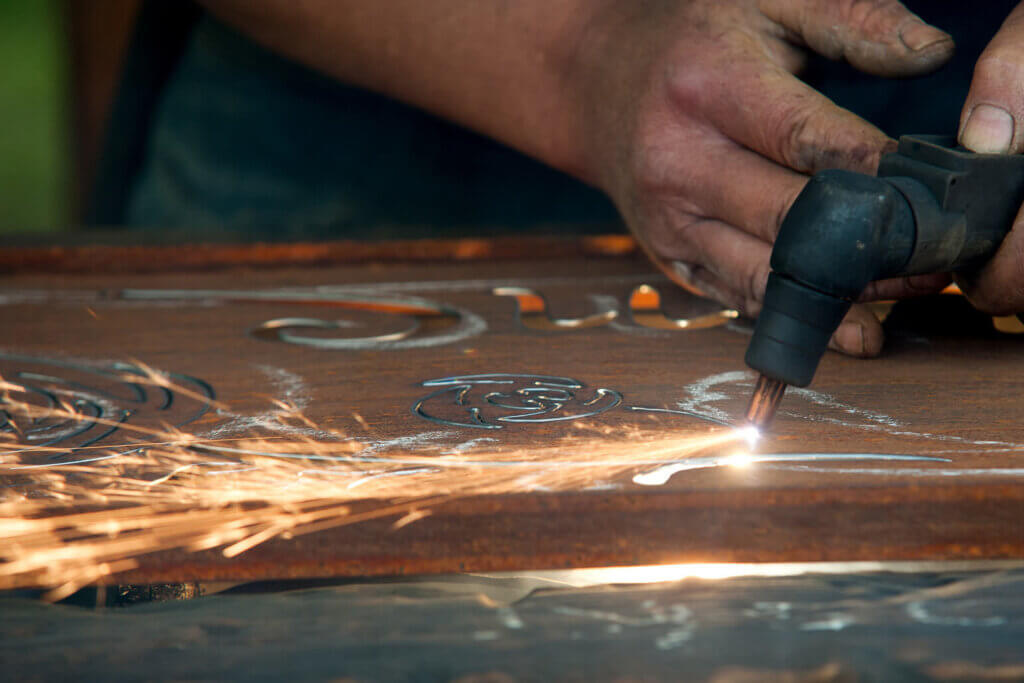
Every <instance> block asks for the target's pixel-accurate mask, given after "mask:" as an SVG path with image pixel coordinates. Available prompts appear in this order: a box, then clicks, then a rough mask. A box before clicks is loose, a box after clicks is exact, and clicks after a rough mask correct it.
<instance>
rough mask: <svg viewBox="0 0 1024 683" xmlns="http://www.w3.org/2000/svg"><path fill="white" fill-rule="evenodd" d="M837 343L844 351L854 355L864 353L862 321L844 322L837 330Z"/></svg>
mask: <svg viewBox="0 0 1024 683" xmlns="http://www.w3.org/2000/svg"><path fill="white" fill-rule="evenodd" d="M836 345H837V346H838V347H839V348H840V349H842V351H843V352H844V353H848V354H850V355H853V356H863V355H864V350H865V349H864V326H863V325H861V324H860V323H843V324H842V325H840V326H839V329H838V330H836Z"/></svg>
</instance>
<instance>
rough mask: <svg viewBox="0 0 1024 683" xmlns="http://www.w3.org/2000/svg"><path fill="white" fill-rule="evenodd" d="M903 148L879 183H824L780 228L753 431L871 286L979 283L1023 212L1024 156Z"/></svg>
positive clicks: (887, 161)
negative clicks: (937, 280) (963, 279)
mask: <svg viewBox="0 0 1024 683" xmlns="http://www.w3.org/2000/svg"><path fill="white" fill-rule="evenodd" d="M955 145H956V141H955V140H953V139H952V138H946V137H943V136H905V137H902V138H900V141H899V147H898V148H897V150H896V152H894V153H892V154H887V155H885V156H884V157H882V160H881V163H879V166H878V175H877V177H874V176H868V175H863V174H860V173H853V172H850V171H840V170H827V171H822V172H820V173H818V174H816V175H815V176H814V177H813V178H811V180H810V181H809V182H808V183H807V186H806V187H805V188H804V190H803V191H802V192H801V193H800V195H799V196H798V197H797V199H796V201H795V202H794V203H793V206H792V207H791V208H790V210H789V213H788V214H787V215H786V218H785V219H784V220H783V222H782V226H781V228H780V229H779V235H778V238H777V239H776V240H775V246H774V248H773V249H772V257H771V268H772V272H771V274H770V275H769V276H768V287H767V289H766V291H765V296H764V306H763V308H762V310H761V314H760V315H759V316H758V318H757V325H756V326H755V328H754V337H753V339H752V340H751V341H750V346H749V347H748V348H747V355H746V362H747V365H749V366H750V367H751V368H753V369H754V370H757V371H758V372H759V373H761V376H760V378H759V379H758V382H757V385H756V386H755V388H754V393H753V396H752V397H751V400H750V406H749V408H748V409H747V416H746V417H747V420H748V422H749V423H750V424H752V425H754V426H755V427H757V428H758V429H762V430H763V429H766V428H767V427H768V426H769V425H770V423H771V421H772V418H773V417H774V416H775V411H776V410H777V408H778V406H779V402H780V401H781V400H782V397H783V394H784V393H785V391H786V387H787V386H788V385H790V384H793V385H796V386H798V387H805V386H807V385H808V384H810V382H811V379H812V378H813V377H814V371H815V370H816V369H817V367H818V363H819V361H820V360H821V356H822V354H824V352H825V349H826V347H827V346H828V342H829V339H830V338H831V337H832V334H833V333H834V332H835V331H836V328H837V327H839V323H840V322H841V321H842V319H843V316H844V315H846V312H847V311H848V310H849V309H850V306H851V305H852V303H853V302H854V301H855V300H856V299H857V298H858V297H859V296H860V295H861V294H862V293H863V291H864V289H865V288H866V287H867V286H868V283H870V282H873V281H874V280H881V279H885V278H891V277H898V276H904V275H921V274H925V273H944V272H970V271H971V270H973V269H976V268H978V267H979V266H981V265H982V264H984V263H985V261H987V260H988V259H989V258H991V256H992V255H993V254H994V253H995V251H996V249H997V248H998V247H999V245H1000V243H1001V242H1002V240H1003V238H1004V237H1005V236H1006V233H1007V232H1009V230H1010V227H1011V225H1012V223H1013V219H1014V216H1015V215H1016V213H1017V210H1018V209H1019V208H1020V206H1021V203H1022V201H1024V156H1018V155H1014V156H1003V155H996V154H975V153H973V152H969V151H968V150H966V149H964V148H963V147H956V146H955Z"/></svg>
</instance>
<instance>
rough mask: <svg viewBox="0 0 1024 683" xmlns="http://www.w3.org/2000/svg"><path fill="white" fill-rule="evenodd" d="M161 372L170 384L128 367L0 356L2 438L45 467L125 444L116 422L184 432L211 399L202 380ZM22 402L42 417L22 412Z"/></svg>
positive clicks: (200, 415) (126, 442)
mask: <svg viewBox="0 0 1024 683" xmlns="http://www.w3.org/2000/svg"><path fill="white" fill-rule="evenodd" d="M160 375H161V376H163V377H164V378H166V379H167V380H168V384H169V385H171V386H170V387H167V386H159V385H155V384H154V383H153V382H152V381H151V380H149V379H148V378H149V377H150V373H149V372H147V371H146V370H145V369H143V368H141V367H139V366H137V365H132V364H130V363H121V362H116V363H111V364H109V365H104V366H92V365H87V364H85V363H79V362H73V361H68V360H62V359H61V360H58V359H51V358H38V357H34V356H22V355H17V354H10V353H0V376H2V377H3V378H4V380H6V384H5V387H4V391H3V393H2V394H0V435H6V436H7V438H10V439H12V440H13V441H14V442H15V443H17V444H19V445H22V446H23V448H20V449H17V450H15V451H13V452H20V453H29V452H33V451H39V452H40V453H44V454H46V461H48V462H53V461H58V460H61V461H63V460H66V459H67V458H68V456H69V455H71V454H74V453H76V452H80V450H81V449H84V448H86V447H89V446H92V445H93V444H98V443H100V442H103V443H104V444H110V445H111V446H118V445H123V444H128V443H130V442H131V438H129V437H121V438H120V439H119V438H118V437H119V432H122V431H123V430H122V429H121V425H124V424H126V423H128V422H130V421H131V422H137V421H139V420H143V421H145V420H149V421H151V422H153V423H154V426H156V424H158V423H165V424H171V425H173V426H174V427H183V426H184V425H187V424H190V423H192V422H195V421H196V420H198V419H199V418H201V417H203V416H204V415H206V414H207V412H209V410H210V405H211V403H212V402H213V401H214V400H215V394H214V390H213V387H211V386H210V385H209V384H208V383H207V382H205V381H203V380H201V379H198V378H196V377H191V376H189V375H183V374H179V373H171V372H161V373H160ZM174 386H178V387H181V388H182V389H183V390H184V392H185V393H186V394H187V395H182V394H180V393H178V392H176V391H175V390H174V388H173V387H174ZM19 404H20V405H21V406H24V407H27V408H29V409H38V410H39V414H37V415H35V416H33V414H32V413H31V412H29V413H27V414H26V412H25V411H24V410H19V409H18V408H17V406H18V405H19ZM48 449H56V450H54V451H52V452H48ZM71 457H76V456H73V455H72V456H71ZM103 457H109V455H104V456H103Z"/></svg>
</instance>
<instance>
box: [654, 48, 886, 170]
mask: <svg viewBox="0 0 1024 683" xmlns="http://www.w3.org/2000/svg"><path fill="white" fill-rule="evenodd" d="M722 68H723V69H725V71H724V72H723V73H716V72H715V70H694V71H687V70H685V69H683V70H680V72H679V73H677V74H674V75H673V78H672V84H671V87H672V93H673V97H674V98H675V100H676V105H677V106H678V107H679V109H680V110H681V111H686V112H691V113H692V114H695V115H699V116H701V117H703V118H704V119H705V120H707V121H708V122H710V123H712V124H713V125H714V126H715V127H716V128H718V130H720V131H721V132H722V133H724V134H725V135H727V136H728V137H729V138H730V139H732V140H734V141H736V142H737V143H739V144H741V145H743V146H744V147H746V148H748V149H750V150H753V151H754V152H757V153H758V154H761V155H762V156H765V157H767V158H768V159H771V160H772V161H775V162H776V163H778V164H781V165H783V166H785V167H788V168H790V169H793V170H795V171H798V172H800V173H806V174H812V173H816V172H817V171H820V170H823V169H826V168H844V169H847V170H851V171H860V172H862V173H874V172H875V170H876V169H877V167H878V161H879V159H880V158H881V155H882V154H883V153H885V152H887V151H890V150H892V149H894V147H895V143H894V142H893V141H892V140H890V139H889V138H888V137H887V136H886V135H885V134H884V133H882V131H880V130H878V129H877V128H876V127H874V126H872V125H871V124H870V123H868V122H867V121H864V120H863V119H861V118H860V117H858V116H856V115H855V114H853V113H852V112H849V111H847V110H845V109H842V108H841V107H838V106H836V105H835V104H833V103H832V102H831V101H830V100H829V99H828V98H827V97H825V96H824V95H822V94H821V93H819V92H817V91H816V90H814V89H813V88H811V87H810V86H808V85H807V84H805V83H802V82H801V81H799V80H797V79H796V78H795V77H794V76H793V75H792V74H790V73H789V72H787V71H786V70H785V69H783V68H781V67H778V66H776V65H774V64H771V63H769V62H766V61H764V60H761V61H759V62H758V63H756V64H752V63H746V64H743V63H738V62H735V63H731V64H728V65H723V66H722ZM723 82H724V83H728V84H729V87H723V86H722V83H723Z"/></svg>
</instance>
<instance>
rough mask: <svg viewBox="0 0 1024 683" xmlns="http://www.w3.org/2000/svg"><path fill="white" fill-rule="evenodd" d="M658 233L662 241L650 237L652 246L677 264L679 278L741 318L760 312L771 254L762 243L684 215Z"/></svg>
mask: <svg viewBox="0 0 1024 683" xmlns="http://www.w3.org/2000/svg"><path fill="white" fill-rule="evenodd" d="M662 232H664V233H665V235H664V236H662V237H661V238H657V237H655V235H654V234H653V233H649V236H650V237H651V241H650V244H651V248H652V249H653V250H654V252H655V254H656V255H657V256H659V257H661V258H664V259H669V260H674V261H676V262H681V263H680V265H679V266H677V267H676V269H677V271H678V272H679V273H680V275H681V276H682V277H683V279H684V280H686V281H688V282H690V283H692V284H693V285H695V286H696V287H697V288H699V289H701V290H703V291H704V292H705V293H706V294H708V295H709V296H711V297H713V298H715V299H717V300H718V301H720V302H722V303H724V304H725V305H727V306H730V307H732V308H735V309H737V310H739V311H741V312H743V313H744V314H746V315H750V316H756V315H757V314H758V313H759V312H760V310H761V301H762V300H763V299H764V288H765V284H766V283H767V281H768V271H769V266H768V260H769V258H770V256H771V247H770V246H769V245H768V243H767V242H763V241H761V240H759V239H758V238H756V237H754V236H752V235H749V234H747V233H745V232H743V231H742V230H739V229H737V228H734V227H733V226H731V225H727V224H725V223H723V222H721V221H718V220H715V219H712V218H695V217H692V216H685V215H680V216H679V217H678V219H677V220H676V221H675V225H673V226H672V227H671V228H669V229H668V230H664V231H662ZM666 236H667V237H668V239H667V240H666V239H665V237H666Z"/></svg>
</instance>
